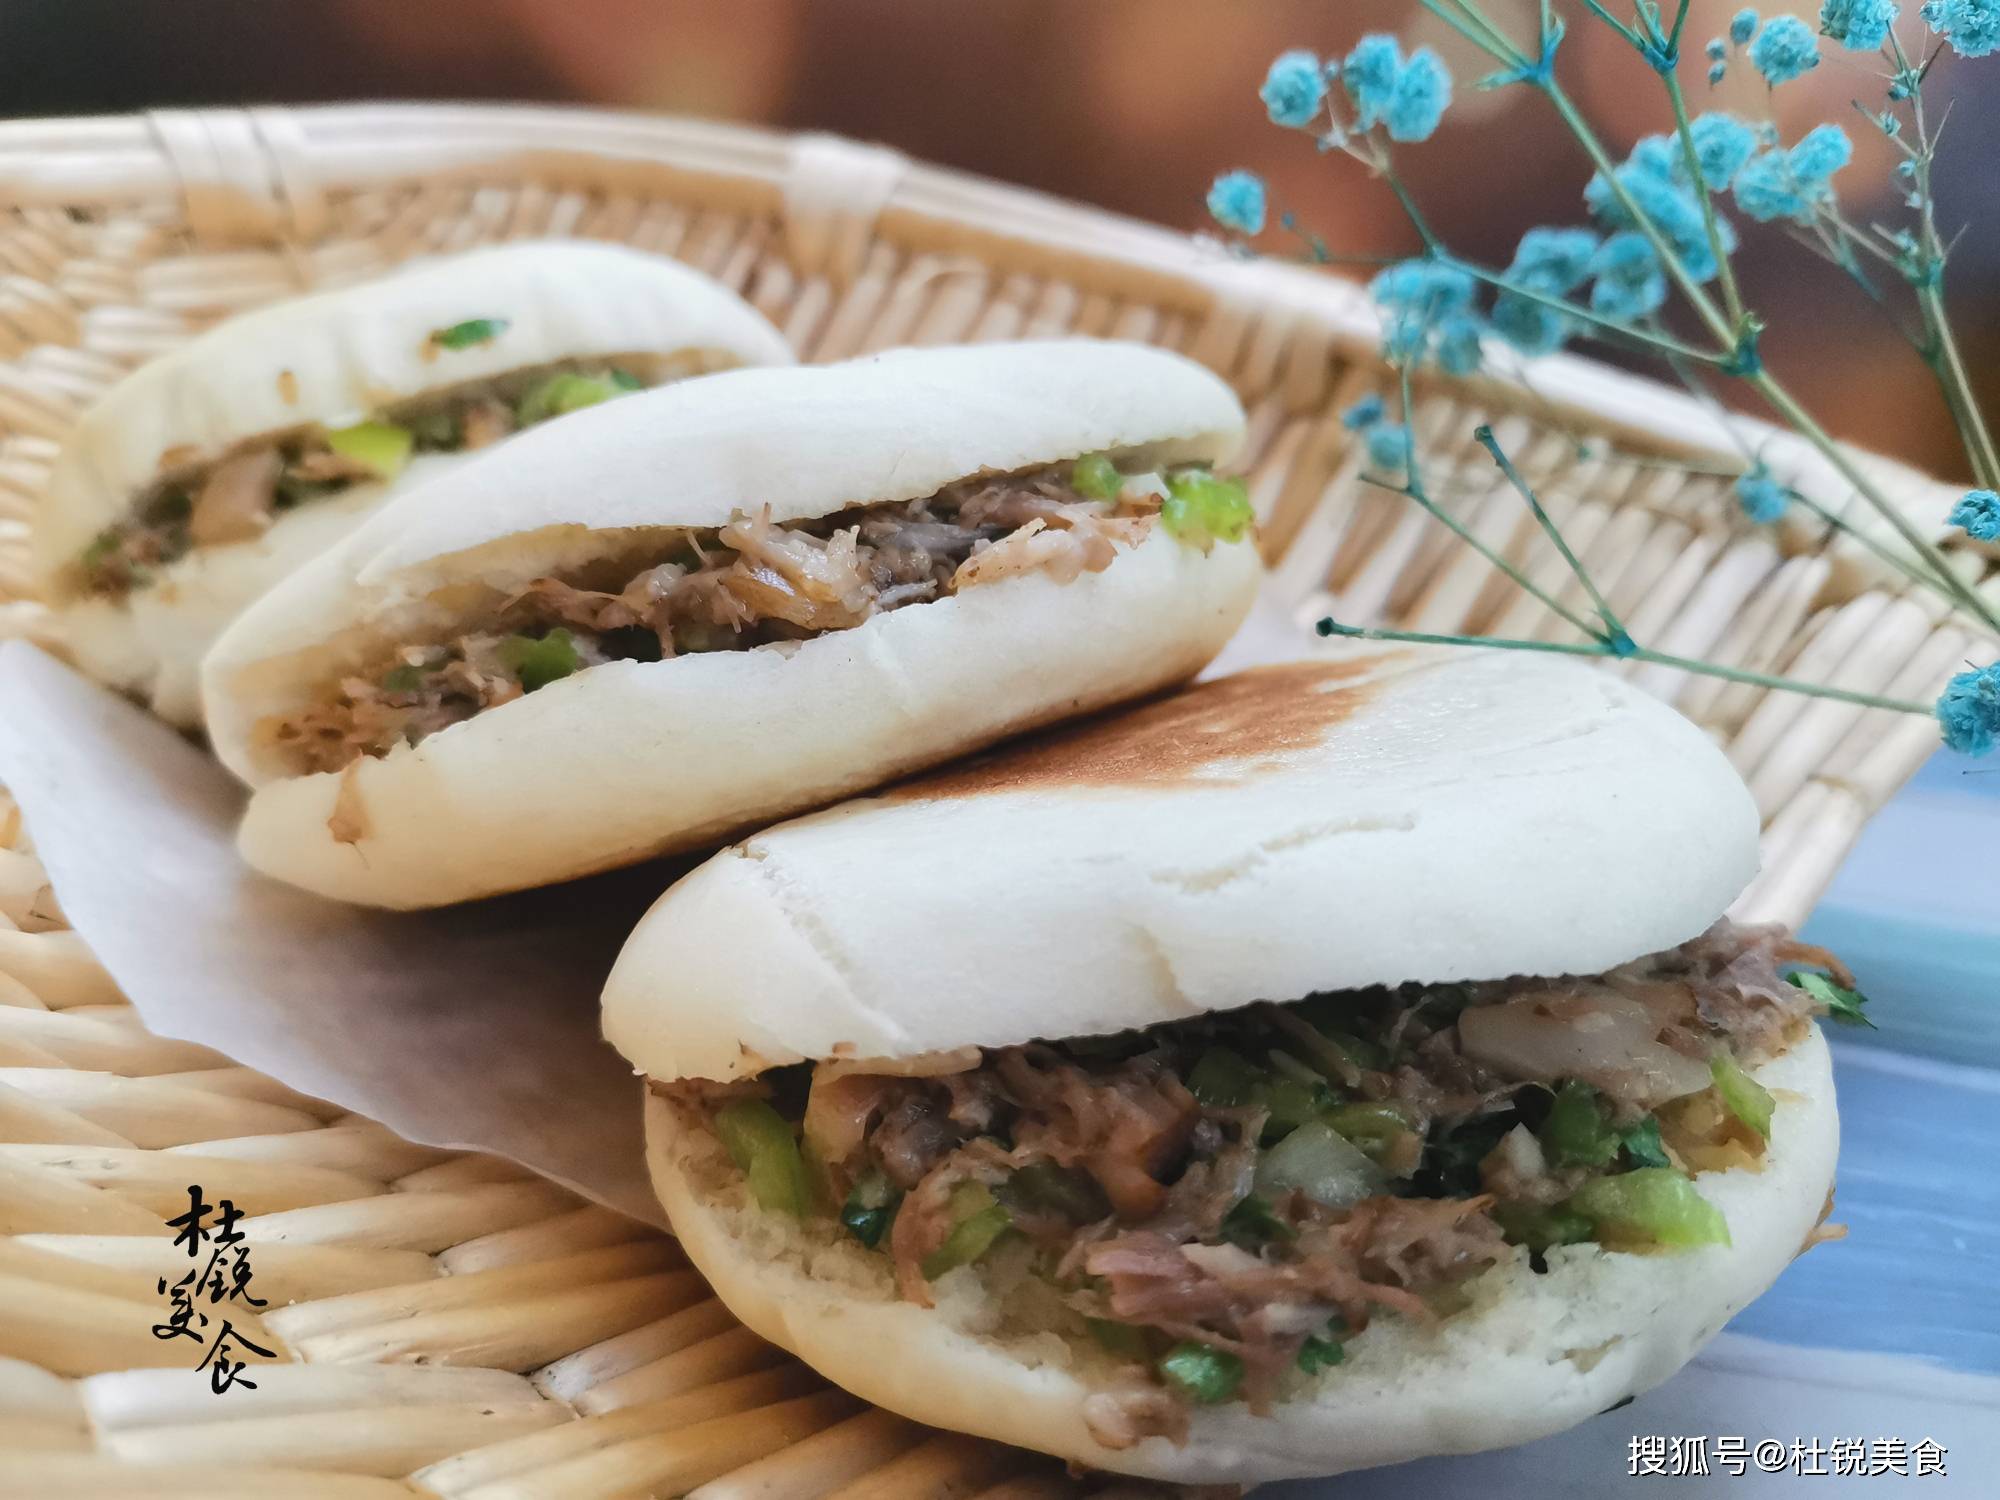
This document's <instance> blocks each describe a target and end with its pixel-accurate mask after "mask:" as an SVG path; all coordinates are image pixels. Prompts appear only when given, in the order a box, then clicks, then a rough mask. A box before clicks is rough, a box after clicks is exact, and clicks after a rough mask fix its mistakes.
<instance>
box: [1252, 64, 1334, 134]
mask: <svg viewBox="0 0 2000 1500" xmlns="http://www.w3.org/2000/svg"><path fill="white" fill-rule="evenodd" d="M1257 97H1258V98H1260V99H1262V100H1263V101H1264V111H1265V113H1267V114H1268V115H1270V117H1271V123H1272V124H1273V125H1285V126H1289V127H1290V128H1292V129H1294V130H1296V129H1298V128H1299V127H1300V126H1303V125H1310V124H1312V122H1313V121H1314V119H1316V118H1317V117H1318V115H1319V107H1320V105H1321V104H1322V103H1323V102H1325V99H1326V69H1325V68H1324V67H1323V66H1321V64H1320V60H1319V58H1318V57H1316V56H1315V55H1314V54H1312V53H1310V52H1307V51H1306V50H1304V49H1303V48H1299V49H1296V50H1294V51H1291V52H1282V53H1280V54H1279V55H1278V56H1277V58H1276V59H1274V60H1273V61H1272V63H1271V71H1270V72H1268V73H1266V74H1265V75H1264V86H1263V87H1262V88H1260V89H1259V90H1257Z"/></svg>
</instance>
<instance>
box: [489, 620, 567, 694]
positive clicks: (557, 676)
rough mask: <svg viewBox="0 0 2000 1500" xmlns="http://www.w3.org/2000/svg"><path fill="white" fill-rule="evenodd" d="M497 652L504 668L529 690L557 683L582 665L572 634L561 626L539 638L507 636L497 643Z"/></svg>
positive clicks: (522, 686) (524, 689)
mask: <svg viewBox="0 0 2000 1500" xmlns="http://www.w3.org/2000/svg"><path fill="white" fill-rule="evenodd" d="M499 655H500V660H501V661H502V662H503V663H504V664H505V665H506V667H507V669H508V670H509V671H510V672H512V673H513V674H514V675H515V676H516V677H518V678H520V679H521V689H522V691H523V692H529V693H532V692H534V691H535V690H536V689H538V688H545V687H547V686H548V685H549V684H550V683H552V682H560V681H561V680H562V679H563V678H565V677H567V676H569V674H570V673H572V672H574V671H575V670H576V669H577V668H579V667H581V666H582V665H583V657H582V656H580V655H579V654H578V653H577V649H576V637H575V636H573V635H571V634H570V633H569V632H568V631H567V630H564V629H563V628H562V627H561V626H557V627H556V628H555V629H554V630H551V631H550V632H549V633H548V634H547V635H545V636H542V637H541V638H540V639H537V638H536V637H534V636H531V635H510V636H508V637H507V638H506V639H505V640H504V641H502V642H501V643H500V647H499Z"/></svg>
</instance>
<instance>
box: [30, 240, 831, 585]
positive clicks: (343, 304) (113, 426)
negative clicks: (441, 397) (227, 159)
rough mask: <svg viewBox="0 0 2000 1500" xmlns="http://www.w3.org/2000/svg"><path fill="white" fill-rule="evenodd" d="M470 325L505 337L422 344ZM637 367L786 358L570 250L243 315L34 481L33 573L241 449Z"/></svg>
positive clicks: (663, 267)
mask: <svg viewBox="0 0 2000 1500" xmlns="http://www.w3.org/2000/svg"><path fill="white" fill-rule="evenodd" d="M475 318H493V319H499V320H504V321H505V322H506V325H507V326H506V328H505V329H504V330H502V331H501V332H500V333H499V334H498V335H497V336H496V337H494V338H492V339H490V340H488V341H486V342H484V343H478V344H472V345H470V346H468V347H466V348H463V349H445V348H440V347H438V346H437V345H436V344H434V343H433V342H432V341H431V337H430V335H431V334H432V332H434V331H436V330H439V329H445V328H450V327H453V326H454V325H456V324H459V323H464V322H468V321H470V320H472V319H475ZM649 354H650V355H660V356H666V355H681V354H692V355H702V356H707V358H705V359H704V360H703V361H702V363H703V364H704V365H706V366H711V367H717V368H727V367H733V366H736V365H742V364H758V365H763V364H789V363H790V362H791V360H792V352H791V350H790V348H789V347H788V346H787V345H786V343H785V341H784V339H783V337H781V336H780V335H779V333H778V331H777V330H776V329H775V328H773V327H772V326H771V325H770V323H769V322H767V321H766V320H765V319H764V317H763V316H762V315H761V314H759V313H758V312H757V311H756V310H755V309H753V308H751V307H750V306H749V305H748V304H747V303H745V302H743V301H742V300H741V299H740V298H738V297H737V296H736V295H735V294H734V293H733V292H731V291H730V290H729V289H728V288H726V287H724V286H722V285H720V284H719V283H717V282H714V281H712V280H710V279H709V278H708V277H706V276H703V275H702V274H701V273H700V272H698V271H693V270H690V269H689V268H688V267H686V266H683V265H680V264H678V263H677V262H674V261H671V260H668V259H666V258H664V257H662V256H657V255H647V254H645V253H643V252H640V251H637V250H629V249H625V248H623V247H621V246H614V245H602V244H594V243H590V242H587V241H580V240H578V241H555V240H551V241H540V242H531V243H524V244H514V245H505V246H500V247H497V248H494V249H487V250H476V251H472V252H470V253H468V254H464V255H455V256H450V257H447V258H442V259H433V260H426V261H423V262H419V263H417V264H415V265H413V266H410V267H408V268H406V269H402V270H399V271H397V272H395V273H394V274H392V275H389V276H386V277H384V278H382V279H381V280H379V281H371V282H367V283H365V284H362V285H359V286H353V287H347V288H344V289H341V290H337V291H328V292H318V293H315V294H313V295H311V296H306V297H299V298H296V299H294V300H290V301H286V302H280V303H277V304H275V305H273V306H270V307H266V308H262V309H259V310H258V311H255V312H249V313H244V314H242V315H241V316H239V317H235V318H231V319H229V320H228V321H227V322H225V323H221V324H218V325H217V326H216V327H214V328H212V329H210V330H208V331H207V332H206V333H204V334H202V335H201V336H200V337H199V338H196V339H193V340H190V341H189V342H188V343H186V344H184V345H182V346H181V347H180V348H178V349H176V350H174V351H173V352H172V353H170V354H167V355H164V356H162V357H161V358H159V359H155V360H152V361H149V362H148V363H146V364H144V365H142V366H141V367H140V368H139V369H137V370H135V371H134V372H133V373H132V374H130V375H128V376H126V377H125V378H124V379H123V380H121V381H119V382H118V384H116V385H115V386H113V387H112V388H111V389H110V390H109V391H107V392H106V393H105V394H104V396H103V397H102V398H101V399H100V400H99V401H98V402H97V403H96V404H95V405H94V406H92V407H91V408H90V410H89V411H88V412H86V413H85V414H84V416H83V419H82V420H81V421H80V422H79V423H78V424H77V426H76V428H75V430H74V431H73V432H72V433H71V435H70V438H69V440H68V442H67V443H66V444H65V446H64V449H63V452H62V454H61V455H60V456H59V457H58V459H57V460H56V464H55V467H54V470H53V472H52V473H51V474H50V477H49V484H48V489H47V491H46V492H45V495H44V498H43V501H42V505H41V510H40V517H39V520H38V522H37V525H36V557H37V562H38V564H39V566H40V567H41V568H42V569H43V570H44V571H45V572H53V571H54V570H56V569H59V568H60V567H61V566H62V565H63V564H64V563H66V562H67V561H69V560H70V559H71V558H72V557H74V556H75V554H76V553H77V552H79V551H81V550H82V549H83V548H84V547H85V546H86V545H88V543H89V542H90V540H91V538H92V537H93V536H95V535H96V534H97V533H98V532H99V531H101V530H102V529H103V528H104V527H105V526H107V525H109V524H110V523H111V522H113V521H116V520H118V519H119V518H120V517H122V516H123V515H124V514H125V513H126V511H127V509H128V508H129V507H130V505H131V503H132V499H133V497H134V495H135V494H136V493H137V492H138V491H140V490H142V489H144V488H146V487H147V486H149V485H150V484H152V483H153V481H154V480H155V479H157V478H158V477H159V476H160V474H161V473H162V472H164V471H166V470H168V469H173V468H179V467H182V466H184V465H186V464H189V463H198V462H201V461H204V460H206V459H208V458H211V457H213V456H215V455H217V454H219V453H222V452H224V451H226V450H227V449H229V448H231V447H233V446H234V445H236V444H238V443H241V442H244V441H246V440H248V439H251V438H255V437H259V436H262V435H264V434H266V433H276V432H283V431H288V430H290V429H292V428H296V427H300V426H303V425H306V424H308V423H314V422H321V423H326V424H329V425H333V424H338V423H343V422H351V421H355V420H357V419H359V418H361V417H362V416H364V415H366V414H367V413H368V412H370V411H375V410H379V409H381V408H382V407H384V406H389V405H394V404H395V403H397V402H400V401H404V400H407V399H409V398H411V397H413V396H421V395H423V394H425V393H426V392H429V391H433V390H442V389H445V388H449V387H451V386H456V385H461V384H464V383H465V382H468V381H476V380H485V379H489V378H491V377H493V376H496V375H501V374H505V373H506V372H508V371H510V370H521V369H529V368H532V367H534V366H537V365H546V364H551V363H554V362H556V361H558V360H565V359H589V358H597V357H609V356H613V355H649Z"/></svg>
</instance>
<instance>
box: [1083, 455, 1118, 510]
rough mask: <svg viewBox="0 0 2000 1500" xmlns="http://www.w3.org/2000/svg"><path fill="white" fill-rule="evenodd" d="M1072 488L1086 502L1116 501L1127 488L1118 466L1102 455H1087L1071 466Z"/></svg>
mask: <svg viewBox="0 0 2000 1500" xmlns="http://www.w3.org/2000/svg"><path fill="white" fill-rule="evenodd" d="M1069 482H1070V487H1071V488H1072V489H1074V490H1075V491H1076V492H1077V493H1078V494H1079V495H1081V496H1083V497H1084V498H1085V499H1086V500H1116V499H1117V498H1118V492H1119V491H1120V490H1122V489H1123V488H1125V476H1124V475H1123V474H1120V473H1119V472H1118V465H1116V464H1114V463H1113V462H1112V461H1111V460H1110V458H1109V457H1108V456H1106V455H1105V454H1102V453H1086V454H1084V456H1083V457H1082V458H1079V459H1078V460H1077V461H1076V463H1075V464H1074V465H1073V466H1071V468H1070V471H1069Z"/></svg>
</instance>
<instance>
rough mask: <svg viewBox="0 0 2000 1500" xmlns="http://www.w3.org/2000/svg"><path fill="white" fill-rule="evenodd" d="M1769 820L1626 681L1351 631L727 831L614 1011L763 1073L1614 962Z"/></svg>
mask: <svg viewBox="0 0 2000 1500" xmlns="http://www.w3.org/2000/svg"><path fill="white" fill-rule="evenodd" d="M1112 571H1113V572H1114V573H1115V572H1116V569H1113V570H1112ZM1757 831H1758V823H1757V813H1756V808H1755V806H1754V805H1753V803H1752V802H1751V799H1750V795H1749V793H1748V792H1747V791H1746V790H1745V788H1744V786H1743V783H1742V781H1741V780H1740V779H1739V778H1738V776H1737V775H1736V773H1735V771H1734V770H1732V769H1731V767H1730V765H1729V763H1728V761H1727V760H1726V759H1725V758H1724V756H1723V755H1722V753H1721V751H1719V750H1718V749H1716V747H1715V746H1714V745H1713V744H1711V743H1710V742H1709V741H1708V739H1707V738H1706V737H1705V736H1704V735H1703V734H1702V733H1701V732H1700V730H1698V729H1696V728H1695V727H1694V726H1693V725H1692V724H1690V723H1689V722H1688V721H1687V720H1685V719H1683V718H1682V717H1681V716H1680V715H1678V714H1676V713H1675V712H1673V710H1671V709H1669V708H1667V707H1666V706H1665V705H1663V704H1661V703H1659V702H1657V701H1656V700H1654V699H1652V698H1650V697H1648V696H1647V695H1645V694H1644V693H1642V692H1639V691H1638V690H1636V689H1634V688H1632V687H1630V686H1629V685H1627V684H1626V683H1624V682H1622V681H1620V680H1619V679H1617V678H1615V677H1611V676H1608V675H1605V674H1603V673H1599V672H1593V671H1590V670H1588V669H1586V668H1583V667H1581V666H1578V665H1575V664H1573V663H1568V662H1558V661H1551V660H1549V659H1546V658H1540V657H1529V656H1525V655H1512V654H1508V655H1503V654H1500V653H1486V654H1481V653H1474V652H1462V651H1452V652H1423V651H1418V650H1412V649H1398V650H1393V651H1386V652H1380V651H1365V652H1340V653H1331V652H1330V653H1329V655H1328V656H1327V657H1325V658H1324V659H1320V660H1314V661H1309V662H1305V663H1299V664H1294V665H1285V666H1276V667H1265V668H1258V669H1254V670H1252V671H1249V672H1243V673H1238V674H1235V675H1233V676H1229V677H1222V678H1217V679H1215V680H1213V681H1211V682H1207V683H1204V684H1202V685H1200V686H1198V687H1195V688H1192V689H1189V690H1187V691H1185V692H1183V693H1179V694H1176V695H1174V696H1172V697H1169V698H1164V699H1161V700H1159V701H1157V702H1154V703H1151V704H1148V705H1145V706H1143V707H1141V708H1139V709H1137V710H1135V711H1132V712H1130V713H1125V714H1119V715H1115V716H1107V717H1105V718H1102V719H1099V720H1095V721H1092V722H1091V723H1088V724H1083V725H1076V726H1071V727H1070V728H1067V729H1065V730H1061V731H1057V732H1055V733H1052V734H1050V735H1047V736H1044V737H1042V738H1040V739H1038V740H1034V741H1029V742H1027V743H1025V744H1023V745H1020V746H1016V747H1011V748H1008V749H1004V750H1002V751H1000V752H997V753H995V754H993V755H991V756H989V757H986V758H984V759H981V760H978V761H974V762H971V763H969V764H968V765H966V766H963V767H957V768H952V769H947V770H945V771H943V772H940V773H938V774H936V775H934V776H931V777H927V778H924V779H922V780H919V781H915V782H911V783H908V784H906V785H903V786H899V787H895V788H891V789H890V790H889V791H888V792H886V793H885V794H883V795H880V796H876V797H871V798H868V799H866V800H862V801H856V802H851V803H848V804H846V805H844V806H841V807H837V808H833V809H831V810H829V811H827V812H823V813H820V814H817V815H816V816H813V817H809V818H803V819H799V820H797V821H795V822H791V823H786V824H783V825H781V826H779V827H776V828H771V829H767V830H765V831H764V832H762V833H759V834H757V835H756V836H754V837H752V838H750V839H747V840H745V841H744V842H743V843H741V844H738V845H735V846H733V847H731V848H728V849H725V850H723V851H722V852H721V853H720V854H718V855H716V856H715V857H714V858H713V859H711V860H709V861H708V862H707V863H705V864H704V865H702V866H701V867H700V868H699V869H697V870H695V871H694V872H693V873H692V874H690V875H688V876H687V877H686V878H684V879H683V880H681V881H680V882H679V883H678V884H676V885H675V886H674V887H673V888H672V889H671V890H669V891H668V892H667V893H666V894H665V895H664V896H662V897H661V898H660V900H659V901H658V902H657V903H655V905H654V907H653V909H652V910H651V911H650V912H649V913H648V914H647V915H646V916H645V918H643V919H642V920H641V922H640V923H639V925H638V927H637V929H636V930H635V931H634V932H633V934H632V936H631V938H630V940H629V941H628V942H627V943H626V946H625V949H624V951H623V952H622V953H621V954H620V956H619V958H618V962H617V964H616V966H615V967H614V969H613V970H612V973H611V976H610V979H609V981H608V982H607V984H606V987H605V991H604V1004H605V1012H604V1027H605V1033H606V1035H607V1036H608V1037H609V1038H610V1039H611V1041H612V1042H613V1044H614V1045H616V1046H617V1047H618V1049H619V1050H620V1051H621V1052H623V1053H624V1054H625V1055H626V1056H627V1057H628V1058H630V1059H631V1060H632V1062H633V1063H634V1064H635V1065H636V1066H637V1067H638V1068H639V1069H640V1070H641V1071H643V1072H645V1073H648V1074H650V1075H652V1076H653V1077H655V1078H660V1079H666V1080H673V1079H679V1078H710V1079H732V1078H739V1077H744V1076H747V1075H750V1074H754V1073H756V1072H758V1071H761V1070H762V1069H763V1068H766V1067H771V1066H776V1065H779V1064H784V1063H791V1062H797V1061H800V1060H802V1059H823V1058H830V1057H836V1056H839V1057H858V1058H875V1057H891V1058H893V1057H904V1056H910V1055H914V1054H918V1053H923V1052H932V1051H939V1050H944V1049H948V1048H953V1047H960V1046H965V1045H971V1044H977V1045H980V1046H986V1047H1000V1046H1009V1045H1013V1044H1016V1043H1020V1042H1026V1041H1029V1040H1032V1039H1036V1038H1043V1037H1061V1036H1082V1035H1094V1034H1098V1033H1107V1032H1114V1031H1120V1030H1124V1029H1127V1028H1133V1027H1142V1026H1150V1025H1153V1024H1155V1023H1157V1022H1161V1021H1171V1020H1178V1019H1181V1018H1184V1017H1187V1016H1191V1015H1197V1014H1200V1013H1202V1012H1206V1011H1214V1010H1226V1009H1230V1008H1233V1007H1236V1006H1241V1005H1247V1004H1249V1003H1251V1002H1252V1001H1256V1000H1269V999H1295V998H1297V997H1300V996H1303V995H1306V994H1310V993H1313V992H1315V991H1320V990H1338V989H1353V988H1360V987H1363V986H1367V985H1371V984H1382V983H1389V984H1394V983H1399V982H1402V981H1406V980H1417V981H1426V982H1444V981H1451V980H1464V979H1497V978H1504V977H1507V976H1509V975H1515V974H1544V975H1554V974H1591V973H1598V972H1600V971H1602V970H1604V969H1607V968H1610V967H1612V966H1614V965H1617V964H1621V963H1624V962H1626V961H1628V960H1630V959H1633V958H1637V957H1639V956H1641V955H1643V954H1647V953H1652V952H1657V951H1659V950H1662V949H1666V948H1670V947H1673V946H1675V945H1676V944H1679V943H1682V942H1685V941H1687V940H1688V939H1690V938H1692V937H1694V936H1696V935H1697V934H1698V933H1700V932H1702V931H1703V930H1704V929H1705V928H1707V927H1708V926H1709V924H1711V923H1712V922H1714V921H1715V919H1716V918H1717V917H1719V916H1720V915H1721V914H1722V913H1723V911H1724V909H1725V908H1726V907H1727V906H1728V904H1729V903H1730V901H1731V900H1733V899H1734V898H1735V897H1736V895H1737V894H1738V893H1739V892H1740V891H1741V890H1742V889H1743V887H1744V886H1745V885H1746V884H1747V883H1748V882H1749V880H1750V877H1751V876H1752V875H1753V874H1754V873H1755V872H1756V868H1757Z"/></svg>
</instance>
